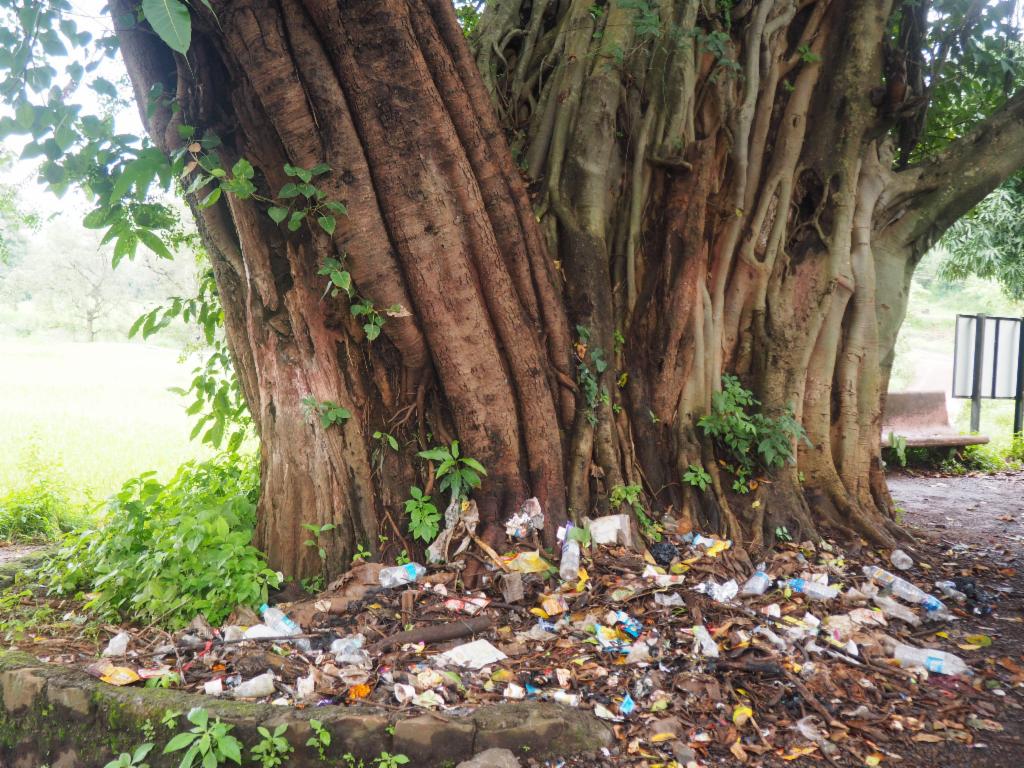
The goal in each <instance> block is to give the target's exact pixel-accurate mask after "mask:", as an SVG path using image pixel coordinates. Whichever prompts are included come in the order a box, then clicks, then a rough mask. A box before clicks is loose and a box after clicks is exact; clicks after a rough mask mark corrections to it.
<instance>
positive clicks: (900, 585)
mask: <svg viewBox="0 0 1024 768" xmlns="http://www.w3.org/2000/svg"><path fill="white" fill-rule="evenodd" d="M861 570H862V571H863V572H864V575H865V576H867V577H868V578H869V579H870V580H871V581H873V582H875V583H876V584H880V585H882V586H883V587H888V588H889V589H891V590H892V593H893V594H894V595H896V597H898V598H901V599H903V600H906V601H907V602H908V603H913V604H914V605H920V606H922V607H924V609H925V610H926V611H927V612H928V613H929V614H931V618H935V617H937V616H942V615H945V614H946V613H947V611H946V606H945V605H943V603H942V601H941V600H939V599H938V598H937V597H935V596H933V595H929V594H928V593H927V592H925V591H924V590H923V589H920V588H919V587H915V586H914V585H913V584H911V583H910V582H909V581H907V580H906V579H903V578H900V577H899V576H897V575H896V574H894V573H890V572H889V571H887V570H885V569H884V568H879V567H878V566H876V565H865V566H864V567H863V568H862V569H861Z"/></svg>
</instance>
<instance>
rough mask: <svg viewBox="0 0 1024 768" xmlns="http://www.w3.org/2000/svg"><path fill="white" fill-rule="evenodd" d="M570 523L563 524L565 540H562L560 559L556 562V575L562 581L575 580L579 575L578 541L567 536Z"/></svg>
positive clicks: (570, 527)
mask: <svg viewBox="0 0 1024 768" xmlns="http://www.w3.org/2000/svg"><path fill="white" fill-rule="evenodd" d="M571 530H572V523H567V524H566V526H565V540H564V541H563V542H562V560H561V562H560V563H559V564H558V575H559V576H561V577H562V581H576V580H577V579H578V578H579V576H580V543H579V542H578V541H576V539H573V538H570V537H569V531H571Z"/></svg>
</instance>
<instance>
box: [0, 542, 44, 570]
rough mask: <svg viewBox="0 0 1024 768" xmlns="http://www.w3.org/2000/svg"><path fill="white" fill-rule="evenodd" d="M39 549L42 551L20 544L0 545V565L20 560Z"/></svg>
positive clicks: (36, 547) (35, 547)
mask: <svg viewBox="0 0 1024 768" xmlns="http://www.w3.org/2000/svg"><path fill="white" fill-rule="evenodd" d="M40 549H42V547H38V546H30V545H21V544H0V565H3V564H4V563H10V562H13V561H14V560H20V559H21V558H23V557H26V556H27V555H31V554H32V553H33V552H36V551H38V550H40Z"/></svg>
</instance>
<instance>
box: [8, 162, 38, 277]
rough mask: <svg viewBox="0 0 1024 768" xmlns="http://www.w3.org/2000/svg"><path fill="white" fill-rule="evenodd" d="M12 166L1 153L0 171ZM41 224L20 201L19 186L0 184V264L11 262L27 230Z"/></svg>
mask: <svg viewBox="0 0 1024 768" xmlns="http://www.w3.org/2000/svg"><path fill="white" fill-rule="evenodd" d="M9 166H10V158H9V157H8V156H7V155H4V154H0V173H2V172H3V171H6V170H7V169H8V168H9ZM37 226H39V217H38V216H37V215H36V214H34V213H30V212H28V211H25V210H24V209H23V207H22V206H21V205H20V204H19V203H18V193H17V188H16V187H15V186H14V185H13V184H0V265H4V264H10V262H11V255H12V253H13V251H14V249H15V248H16V246H17V245H19V244H21V243H22V242H23V238H24V235H25V232H26V231H27V230H31V229H35V228H36V227H37Z"/></svg>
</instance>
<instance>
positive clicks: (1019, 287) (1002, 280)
mask: <svg viewBox="0 0 1024 768" xmlns="http://www.w3.org/2000/svg"><path fill="white" fill-rule="evenodd" d="M941 243H942V245H943V246H945V248H946V250H947V251H948V253H949V256H948V257H947V258H946V260H945V261H943V263H942V266H941V268H940V271H939V276H940V277H941V278H942V279H944V280H949V281H959V280H963V279H965V278H967V277H970V276H971V275H977V276H978V277H984V278H989V279H992V280H995V281H996V282H998V283H999V285H1000V287H1001V288H1002V289H1003V292H1004V293H1005V294H1006V295H1007V296H1008V297H1009V298H1011V299H1014V300H1016V301H1024V174H1021V173H1018V174H1017V175H1016V176H1013V177H1012V178H1011V179H1010V180H1009V181H1007V182H1006V183H1005V184H1003V185H1002V186H1000V187H999V188H997V189H996V190H995V191H994V192H992V194H990V195H989V196H988V197H986V198H985V199H984V200H982V201H981V202H980V203H979V204H978V205H976V206H975V207H974V208H973V209H971V211H970V212H969V213H968V214H967V215H966V216H964V217H963V218H962V219H960V220H959V221H957V222H956V223H955V224H954V225H953V226H952V227H950V228H949V230H948V231H947V232H946V234H945V236H944V237H943V238H942V241H941Z"/></svg>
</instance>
